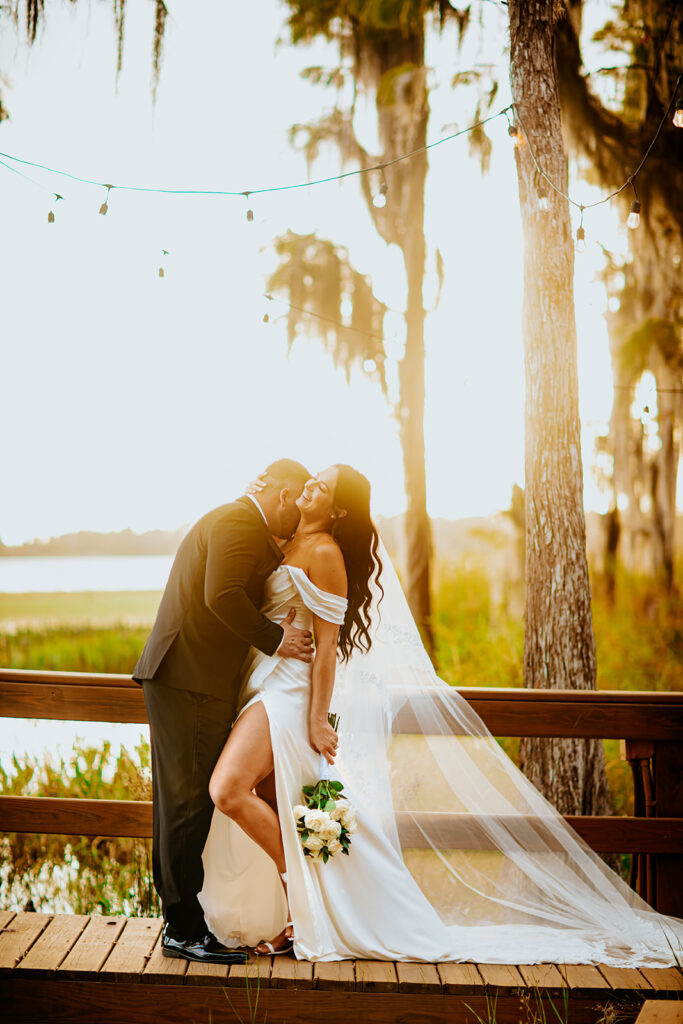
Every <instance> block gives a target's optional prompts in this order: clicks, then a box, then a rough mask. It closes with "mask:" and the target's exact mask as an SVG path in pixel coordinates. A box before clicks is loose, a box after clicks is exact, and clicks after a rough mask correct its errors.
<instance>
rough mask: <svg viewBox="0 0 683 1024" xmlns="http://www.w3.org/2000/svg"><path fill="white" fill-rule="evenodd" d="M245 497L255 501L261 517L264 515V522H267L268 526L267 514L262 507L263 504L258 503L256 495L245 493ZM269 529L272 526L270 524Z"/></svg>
mask: <svg viewBox="0 0 683 1024" xmlns="http://www.w3.org/2000/svg"><path fill="white" fill-rule="evenodd" d="M244 497H245V498H249V501H253V503H254V504H255V505H256V508H257V509H258V510H259V512H260V513H261V517H262V519H263V522H264V523H265V524H266V526H268V520H267V519H266V516H265V512H264V511H263V509H262V508H261V506H260V505H259V503H258V501H257V500H256V498H255V497H254V495H253V494H245V495H244ZM268 529H270V527H269V526H268Z"/></svg>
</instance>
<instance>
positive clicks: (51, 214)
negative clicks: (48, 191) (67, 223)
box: [47, 192, 64, 224]
mask: <svg viewBox="0 0 683 1024" xmlns="http://www.w3.org/2000/svg"><path fill="white" fill-rule="evenodd" d="M63 198H64V196H60V195H59V193H57V192H55V202H57V203H58V202H59V200H60V199H63ZM47 222H48V224H54V222H55V211H54V210H50V212H49V213H48V215H47Z"/></svg>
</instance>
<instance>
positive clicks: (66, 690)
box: [0, 682, 147, 724]
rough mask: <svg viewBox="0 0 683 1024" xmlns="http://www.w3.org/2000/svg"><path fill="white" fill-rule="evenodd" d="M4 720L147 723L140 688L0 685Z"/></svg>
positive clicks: (26, 684)
mask: <svg viewBox="0 0 683 1024" xmlns="http://www.w3.org/2000/svg"><path fill="white" fill-rule="evenodd" d="M0 707H2V714H3V717H4V718H50V719H57V720H59V721H74V722H133V723H140V724H144V723H146V722H147V710H146V708H145V700H144V697H143V694H142V688H141V687H136V688H135V689H134V690H133V689H126V688H125V687H116V686H75V685H71V684H64V683H62V684H59V683H55V684H52V683H51V684H49V685H45V684H43V683H7V682H0Z"/></svg>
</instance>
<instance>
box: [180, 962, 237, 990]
mask: <svg viewBox="0 0 683 1024" xmlns="http://www.w3.org/2000/svg"><path fill="white" fill-rule="evenodd" d="M229 968H230V965H229V964H199V963H196V962H195V961H193V960H190V961H189V962H188V965H187V970H186V971H185V984H186V985H225V984H227V981H228V970H229Z"/></svg>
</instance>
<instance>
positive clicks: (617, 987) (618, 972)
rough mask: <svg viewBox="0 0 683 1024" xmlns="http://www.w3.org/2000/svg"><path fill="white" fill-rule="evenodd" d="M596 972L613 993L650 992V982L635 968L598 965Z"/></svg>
mask: <svg viewBox="0 0 683 1024" xmlns="http://www.w3.org/2000/svg"><path fill="white" fill-rule="evenodd" d="M598 970H599V971H600V973H601V974H602V976H603V978H605V980H606V981H608V982H609V984H610V986H611V987H612V988H613V989H614V991H615V992H634V991H635V992H647V991H650V992H652V986H651V985H650V982H649V981H648V980H647V978H645V977H644V976H643V975H642V974H641V973H640V971H639V970H637V968H635V967H608V966H607V964H598Z"/></svg>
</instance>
